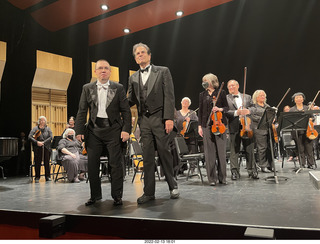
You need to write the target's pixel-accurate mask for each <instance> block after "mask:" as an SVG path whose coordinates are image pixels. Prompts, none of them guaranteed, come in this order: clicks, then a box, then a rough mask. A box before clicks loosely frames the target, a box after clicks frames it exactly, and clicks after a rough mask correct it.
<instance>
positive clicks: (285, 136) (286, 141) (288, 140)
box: [281, 132, 296, 148]
mask: <svg viewBox="0 0 320 244" xmlns="http://www.w3.org/2000/svg"><path fill="white" fill-rule="evenodd" d="M281 137H282V142H283V147H284V148H287V147H295V145H296V144H295V142H294V140H292V136H291V132H283V133H282V136H281Z"/></svg>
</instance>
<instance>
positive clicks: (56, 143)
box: [50, 136, 62, 149]
mask: <svg viewBox="0 0 320 244" xmlns="http://www.w3.org/2000/svg"><path fill="white" fill-rule="evenodd" d="M61 139H62V136H55V137H53V140H52V142H51V145H50V147H51V148H52V149H56V148H57V146H58V144H59V141H60V140H61Z"/></svg>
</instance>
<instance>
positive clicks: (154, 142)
mask: <svg viewBox="0 0 320 244" xmlns="http://www.w3.org/2000/svg"><path fill="white" fill-rule="evenodd" d="M133 56H134V58H135V61H136V62H137V64H138V65H139V66H140V70H138V71H137V72H135V73H134V74H133V75H132V76H130V78H129V87H128V99H129V103H130V106H133V105H135V104H136V105H137V107H138V113H139V120H138V123H139V126H140V132H141V139H140V142H141V143H142V147H143V148H142V149H143V167H144V194H143V195H142V196H141V197H139V198H138V200H137V202H138V204H143V203H146V202H148V201H151V200H154V199H155V150H157V151H158V155H159V157H160V161H161V166H162V169H163V172H164V175H165V177H166V181H167V183H168V186H169V191H170V196H171V198H178V197H179V191H178V185H177V182H176V180H175V179H174V176H173V158H172V155H171V153H170V146H169V143H170V140H171V139H172V138H171V137H170V132H171V131H172V130H173V120H174V111H175V98H174V87H173V81H172V77H171V74H170V71H169V69H168V68H167V67H162V66H155V65H153V64H151V63H150V62H151V51H150V49H149V47H148V46H147V45H145V44H143V43H138V44H136V45H134V46H133Z"/></svg>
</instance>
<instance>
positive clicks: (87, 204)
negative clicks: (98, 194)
mask: <svg viewBox="0 0 320 244" xmlns="http://www.w3.org/2000/svg"><path fill="white" fill-rule="evenodd" d="M101 199H102V198H97V199H91V198H90V199H89V200H88V201H87V202H86V203H85V205H86V206H90V205H92V204H95V203H96V201H99V200H101Z"/></svg>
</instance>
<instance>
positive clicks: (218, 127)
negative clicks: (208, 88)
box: [209, 82, 226, 135]
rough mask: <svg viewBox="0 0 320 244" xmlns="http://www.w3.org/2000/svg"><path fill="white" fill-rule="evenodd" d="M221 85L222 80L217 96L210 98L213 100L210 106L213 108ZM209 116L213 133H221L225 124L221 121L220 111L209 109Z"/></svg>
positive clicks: (224, 128) (224, 129)
mask: <svg viewBox="0 0 320 244" xmlns="http://www.w3.org/2000/svg"><path fill="white" fill-rule="evenodd" d="M223 85H224V82H222V84H221V86H220V89H219V92H218V95H217V97H215V96H214V97H213V98H212V101H213V107H212V108H214V107H215V106H216V103H217V101H218V99H219V96H220V93H221V90H222V87H223ZM209 118H211V120H212V126H211V132H212V133H213V134H214V135H221V134H223V133H224V132H225V131H226V126H225V125H224V124H223V123H222V121H221V120H222V113H221V112H220V111H218V112H213V110H211V114H210V116H209Z"/></svg>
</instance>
